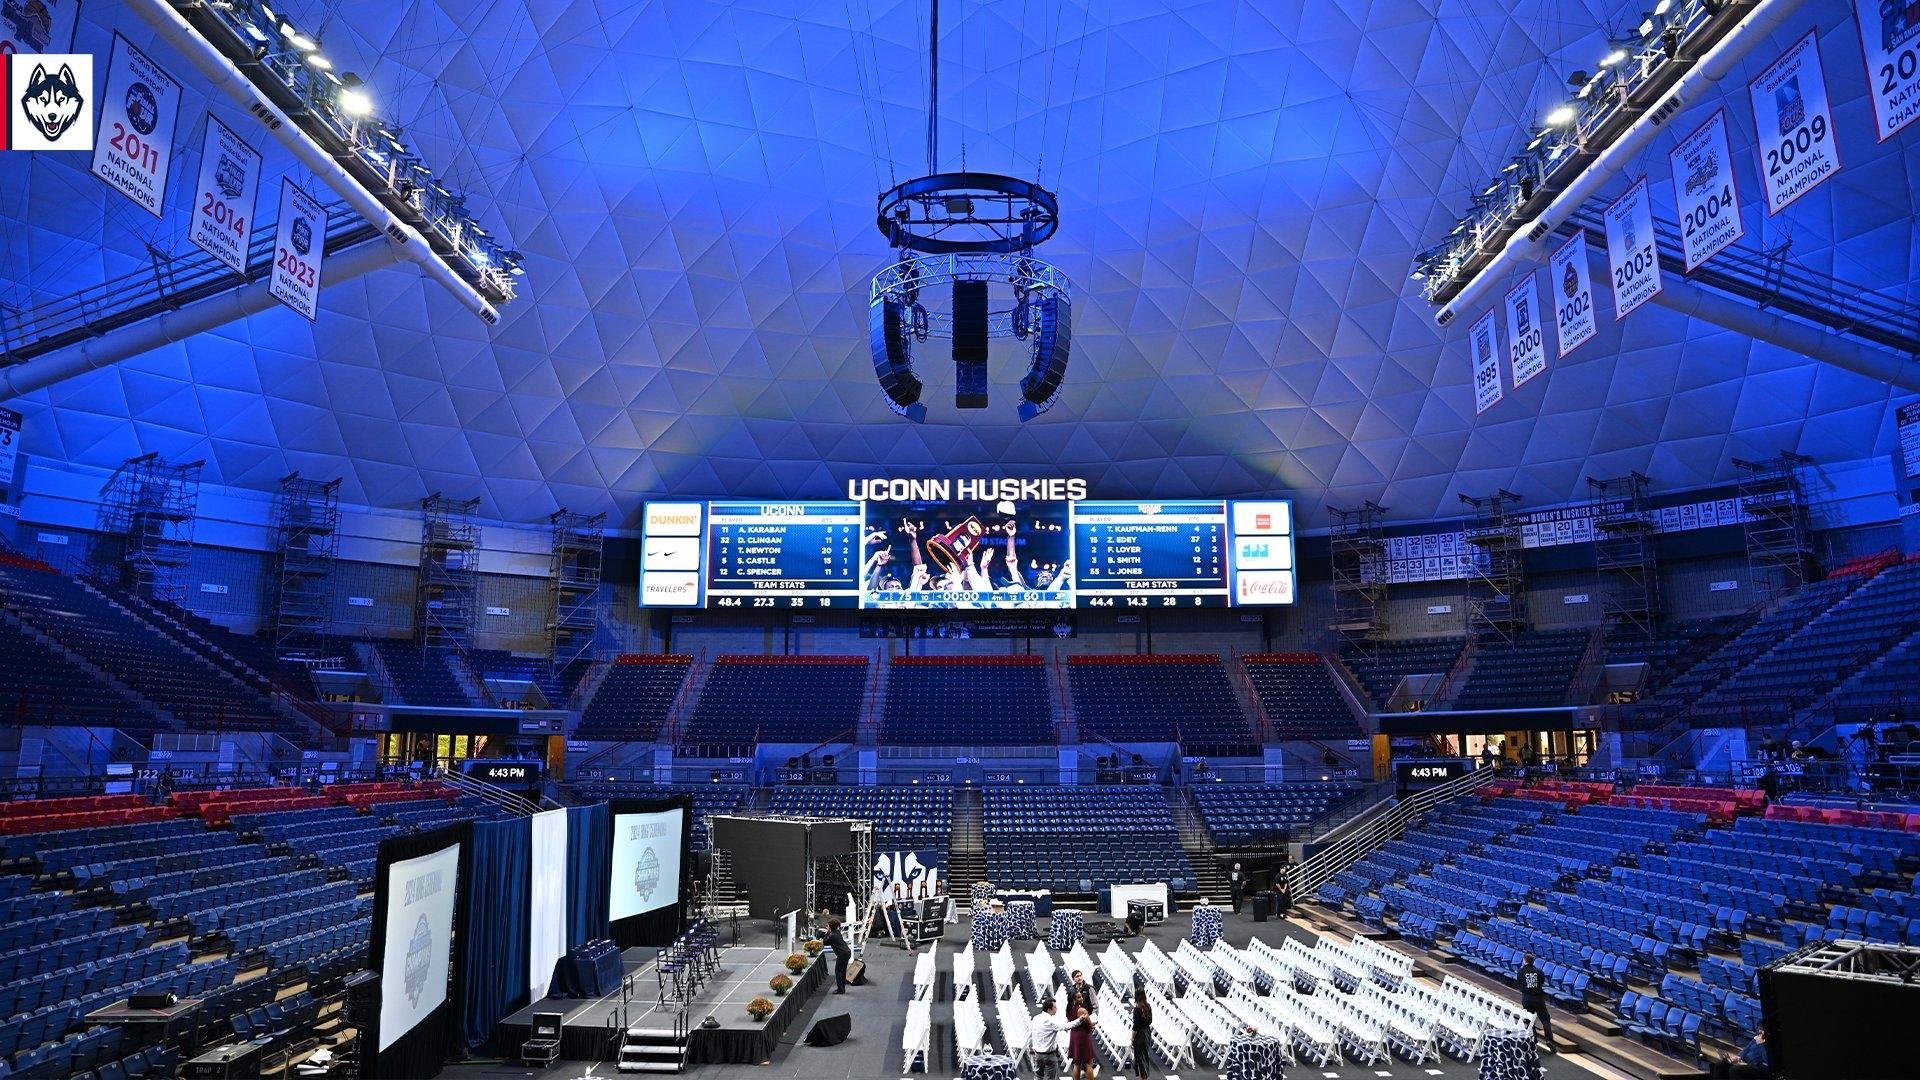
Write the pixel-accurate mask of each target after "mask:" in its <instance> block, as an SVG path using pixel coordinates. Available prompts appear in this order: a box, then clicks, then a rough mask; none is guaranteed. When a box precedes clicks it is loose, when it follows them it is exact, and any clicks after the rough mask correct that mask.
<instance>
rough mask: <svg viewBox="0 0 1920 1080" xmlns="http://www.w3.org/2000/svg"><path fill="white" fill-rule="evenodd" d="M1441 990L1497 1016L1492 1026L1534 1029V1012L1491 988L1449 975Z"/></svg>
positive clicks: (1510, 1029)
mask: <svg viewBox="0 0 1920 1080" xmlns="http://www.w3.org/2000/svg"><path fill="white" fill-rule="evenodd" d="M1440 991H1441V992H1442V993H1444V994H1450V995H1452V996H1453V997H1455V998H1458V999H1459V1000H1461V1001H1466V1002H1471V1003H1473V1004H1474V1005H1476V1006H1478V1007H1479V1008H1481V1009H1484V1010H1485V1011H1486V1012H1487V1013H1488V1014H1489V1015H1491V1016H1493V1017H1494V1018H1495V1019H1494V1022H1493V1023H1492V1024H1490V1025H1489V1026H1490V1027H1495V1028H1499V1029H1502V1030H1506V1031H1532V1030H1533V1014H1532V1013H1530V1012H1528V1011H1527V1010H1525V1009H1523V1008H1521V1007H1520V1006H1518V1005H1516V1004H1514V1003H1513V1002H1511V1001H1508V1000H1507V999H1506V998H1503V997H1501V996H1500V995H1498V994H1496V993H1494V992H1493V991H1491V990H1483V989H1481V988H1480V987H1478V986H1475V985H1474V984H1472V983H1470V982H1468V981H1466V980H1465V979H1462V978H1461V977H1460V976H1458V975H1449V976H1447V977H1446V979H1445V981H1443V982H1442V983H1441V984H1440Z"/></svg>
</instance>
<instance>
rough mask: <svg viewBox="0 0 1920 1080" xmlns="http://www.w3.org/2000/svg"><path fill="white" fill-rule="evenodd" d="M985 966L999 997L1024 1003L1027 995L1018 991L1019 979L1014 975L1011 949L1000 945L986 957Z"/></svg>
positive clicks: (995, 992)
mask: <svg viewBox="0 0 1920 1080" xmlns="http://www.w3.org/2000/svg"><path fill="white" fill-rule="evenodd" d="M987 966H988V969H989V970H990V971H992V973H993V992H994V996H996V997H999V998H1003V999H1004V998H1013V999H1014V1000H1016V1001H1018V1002H1020V1004H1021V1005H1025V1004H1026V1000H1027V995H1025V994H1024V993H1021V992H1020V981H1019V980H1018V979H1016V978H1015V977H1014V972H1013V949H1012V948H1010V947H1008V946H1006V945H1002V946H1000V947H999V948H998V949H995V950H994V951H993V955H992V956H989V957H988V958H987Z"/></svg>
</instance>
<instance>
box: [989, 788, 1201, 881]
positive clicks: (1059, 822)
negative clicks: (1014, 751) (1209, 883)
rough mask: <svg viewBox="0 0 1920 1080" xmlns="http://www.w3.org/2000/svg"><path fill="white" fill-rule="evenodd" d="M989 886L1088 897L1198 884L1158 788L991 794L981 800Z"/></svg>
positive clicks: (1025, 790)
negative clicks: (1124, 887) (1108, 889)
mask: <svg viewBox="0 0 1920 1080" xmlns="http://www.w3.org/2000/svg"><path fill="white" fill-rule="evenodd" d="M981 824H982V831H983V835H984V838H985V841H986V848H987V878H988V879H989V880H991V881H992V882H993V883H994V884H996V885H999V886H1001V887H1002V888H1021V889H1052V890H1054V891H1055V892H1085V891H1087V890H1086V889H1085V888H1083V887H1082V885H1081V881H1082V879H1083V878H1084V879H1086V880H1087V881H1088V882H1089V884H1091V886H1092V887H1093V888H1094V889H1098V888H1099V887H1100V886H1102V885H1109V884H1114V883H1123V884H1124V883H1131V882H1155V881H1164V882H1168V883H1170V884H1171V883H1174V882H1176V881H1177V882H1178V883H1179V884H1173V888H1174V889H1175V890H1176V891H1178V890H1179V889H1180V888H1182V887H1183V886H1184V887H1188V888H1190V887H1191V886H1192V884H1193V882H1194V874H1193V867H1192V866H1191V865H1190V864H1189V863H1188V862H1187V855H1186V852H1185V850H1183V849H1182V848H1181V846H1180V834H1179V832H1178V831H1177V830H1176V829H1175V827H1174V823H1173V814H1172V813H1171V812H1170V811H1169V810H1168V809H1167V803H1166V797H1165V795H1164V794H1163V793H1162V792H1161V791H1160V789H1158V788H1137V787H1082V788H1023V787H1015V788H988V789H986V790H985V791H984V792H982V794H981Z"/></svg>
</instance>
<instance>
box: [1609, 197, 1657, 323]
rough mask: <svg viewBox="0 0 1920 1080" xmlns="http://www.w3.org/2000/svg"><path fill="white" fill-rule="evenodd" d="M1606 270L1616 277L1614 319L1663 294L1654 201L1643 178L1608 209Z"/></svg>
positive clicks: (1625, 315)
mask: <svg viewBox="0 0 1920 1080" xmlns="http://www.w3.org/2000/svg"><path fill="white" fill-rule="evenodd" d="M1606 217H1607V269H1608V271H1609V272H1610V273H1611V274H1612V275H1613V317H1614V319H1616V320H1619V319H1624V318H1626V317H1627V316H1628V315H1631V314H1633V312H1634V310H1635V309H1637V308H1638V307H1639V306H1640V305H1641V304H1644V303H1646V302H1647V301H1649V300H1651V299H1653V298H1654V297H1655V296H1657V295H1659V293H1660V255H1659V252H1658V251H1657V250H1656V249H1655V247H1654V242H1653V200H1652V199H1650V198H1648V195H1647V178H1646V177H1644V176H1642V177H1641V178H1640V179H1639V180H1637V181H1635V182H1634V185H1633V186H1632V187H1630V188H1628V189H1627V193H1626V194H1625V195H1622V196H1620V198H1618V199H1616V200H1615V201H1614V203H1613V205H1612V206H1609V207H1607V214H1606Z"/></svg>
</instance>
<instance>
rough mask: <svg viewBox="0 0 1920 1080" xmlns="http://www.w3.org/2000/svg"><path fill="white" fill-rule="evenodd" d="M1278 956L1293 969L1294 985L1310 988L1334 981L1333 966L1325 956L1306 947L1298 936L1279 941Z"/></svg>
mask: <svg viewBox="0 0 1920 1080" xmlns="http://www.w3.org/2000/svg"><path fill="white" fill-rule="evenodd" d="M1280 958H1281V959H1283V960H1285V961H1286V962H1287V965H1288V966H1289V967H1291V968H1292V969H1293V981H1294V985H1295V986H1300V987H1303V988H1304V989H1309V990H1311V989H1313V988H1315V987H1317V986H1318V985H1319V984H1321V983H1332V982H1334V981H1335V979H1334V974H1333V968H1332V967H1330V966H1328V964H1327V959H1326V957H1325V956H1324V955H1323V954H1320V953H1316V952H1315V951H1314V950H1312V949H1309V948H1307V947H1306V946H1305V945H1304V944H1302V943H1301V941H1300V939H1299V938H1293V937H1290V938H1288V939H1287V940H1286V941H1284V942H1282V943H1281V945H1280Z"/></svg>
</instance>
